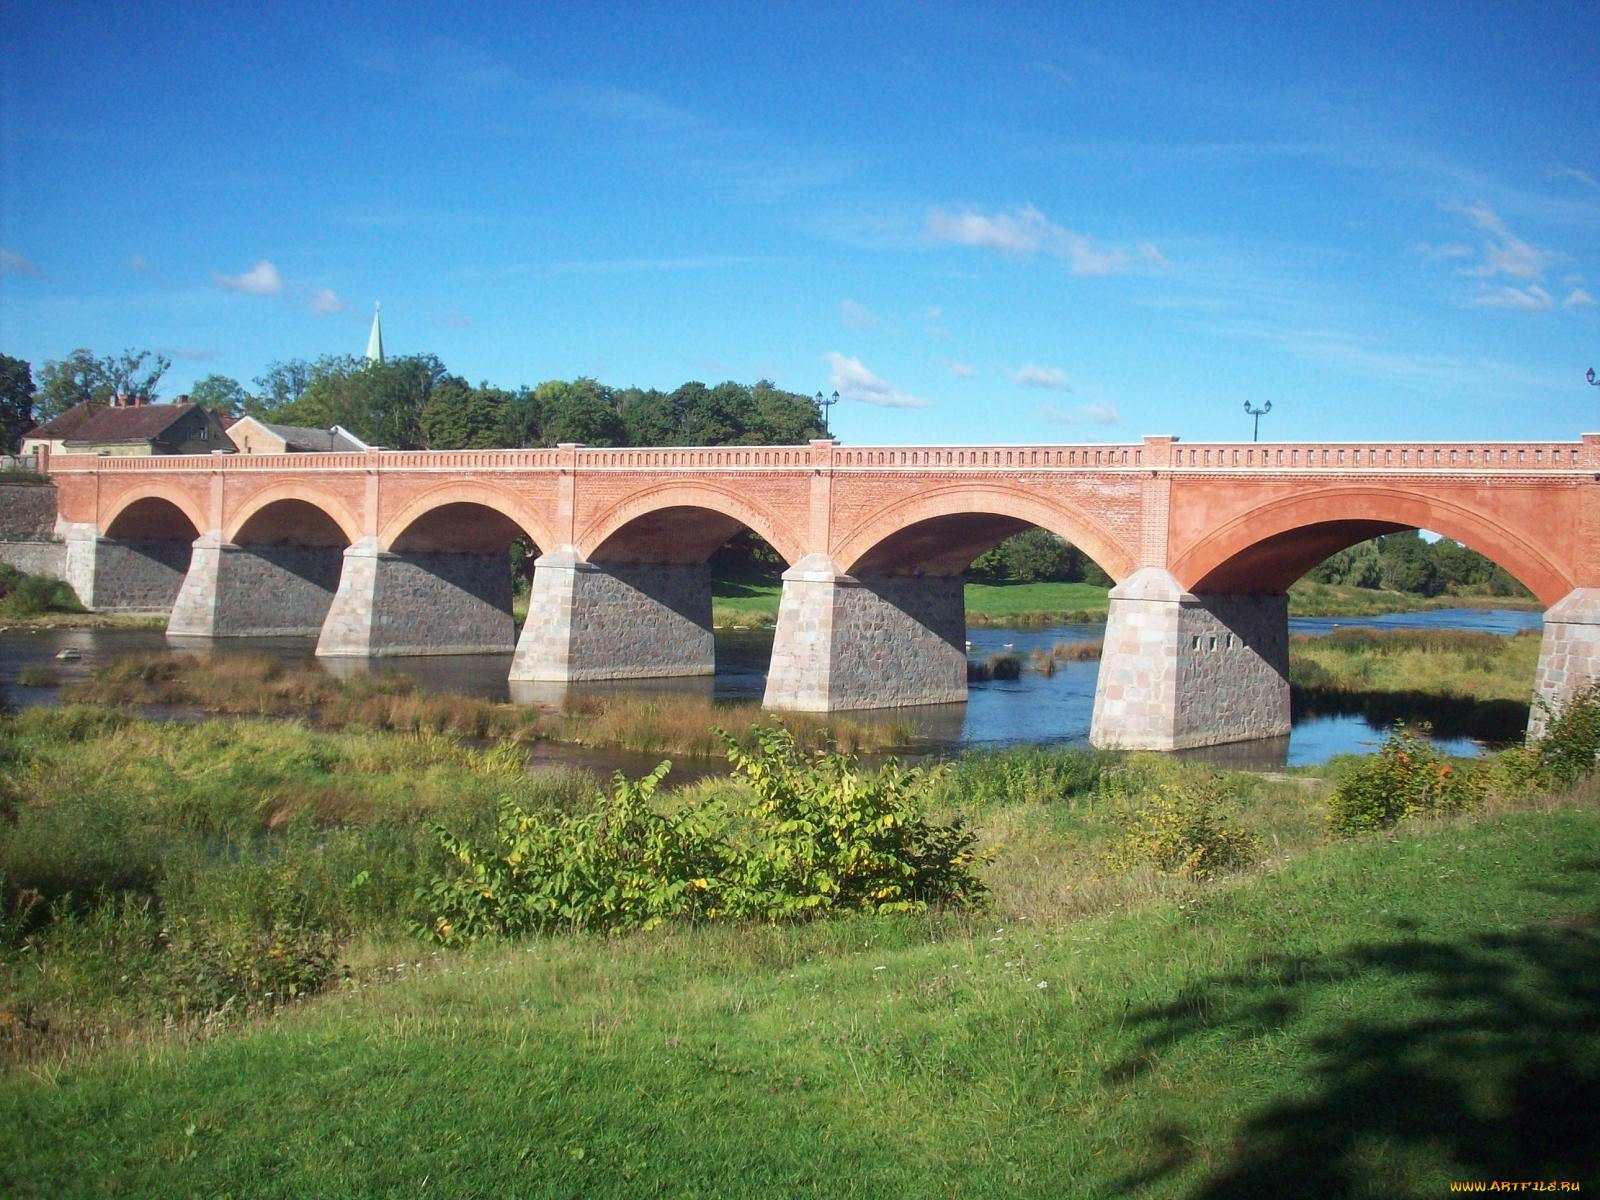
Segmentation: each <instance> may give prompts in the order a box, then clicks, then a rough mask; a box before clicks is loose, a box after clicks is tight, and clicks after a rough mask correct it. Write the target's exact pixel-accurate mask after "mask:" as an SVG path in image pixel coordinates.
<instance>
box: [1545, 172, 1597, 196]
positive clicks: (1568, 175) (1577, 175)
mask: <svg viewBox="0 0 1600 1200" xmlns="http://www.w3.org/2000/svg"><path fill="white" fill-rule="evenodd" d="M1553 174H1554V175H1555V177H1556V178H1557V179H1570V180H1572V181H1573V182H1574V183H1581V184H1583V186H1584V187H1586V188H1593V189H1594V190H1595V191H1597V192H1600V182H1597V181H1596V180H1595V177H1594V176H1593V175H1591V174H1589V172H1587V171H1580V170H1578V168H1577V167H1560V168H1558V169H1557V170H1556V171H1555V172H1553Z"/></svg>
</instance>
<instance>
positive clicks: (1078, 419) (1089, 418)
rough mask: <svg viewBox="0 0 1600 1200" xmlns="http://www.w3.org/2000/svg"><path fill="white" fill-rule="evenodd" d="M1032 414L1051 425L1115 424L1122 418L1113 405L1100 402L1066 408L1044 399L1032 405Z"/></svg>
mask: <svg viewBox="0 0 1600 1200" xmlns="http://www.w3.org/2000/svg"><path fill="white" fill-rule="evenodd" d="M1033 415H1034V416H1036V417H1038V418H1039V419H1040V420H1041V421H1045V422H1047V423H1048V424H1051V425H1115V424H1116V423H1117V422H1118V421H1120V420H1121V419H1122V417H1121V416H1120V415H1119V414H1118V412H1117V410H1116V408H1115V407H1114V406H1113V405H1110V404H1100V403H1093V404H1080V405H1079V406H1078V407H1077V408H1071V409H1068V408H1062V407H1061V406H1060V405H1059V404H1052V403H1051V402H1049V401H1045V402H1044V403H1043V404H1035V405H1034V406H1033Z"/></svg>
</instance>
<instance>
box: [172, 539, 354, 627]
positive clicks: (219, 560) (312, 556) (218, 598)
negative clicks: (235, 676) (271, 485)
mask: <svg viewBox="0 0 1600 1200" xmlns="http://www.w3.org/2000/svg"><path fill="white" fill-rule="evenodd" d="M342 565H343V554H342V552H341V548H340V547H337V546H291V545H265V546H257V545H250V546H240V545H236V544H234V543H232V542H228V541H225V540H223V537H222V534H221V532H220V531H218V530H212V531H210V532H209V533H206V534H204V535H202V536H201V537H200V538H199V539H198V540H197V541H196V542H195V543H194V549H193V553H192V554H191V556H190V558H189V570H188V573H187V574H186V575H185V576H184V578H183V585H182V586H181V587H180V588H179V590H178V596H177V599H176V600H175V601H174V603H173V605H172V617H171V619H170V620H169V621H168V622H167V633H168V635H170V636H178V637H274V636H276V637H288V636H296V635H299V636H316V635H317V634H319V633H320V632H321V630H322V626H323V622H324V621H325V620H326V619H327V616H328V610H329V609H330V608H331V607H332V604H333V597H334V593H335V592H336V591H337V590H338V587H339V576H340V571H341V568H342Z"/></svg>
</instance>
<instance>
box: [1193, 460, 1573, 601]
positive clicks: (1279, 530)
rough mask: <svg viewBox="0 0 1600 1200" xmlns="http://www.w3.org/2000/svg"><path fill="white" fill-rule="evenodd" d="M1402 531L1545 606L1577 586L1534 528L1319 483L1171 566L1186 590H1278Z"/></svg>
mask: <svg viewBox="0 0 1600 1200" xmlns="http://www.w3.org/2000/svg"><path fill="white" fill-rule="evenodd" d="M1402 529H1429V530H1432V531H1433V532H1435V533H1440V534H1443V535H1444V536H1446V537H1449V538H1453V539H1454V540H1456V541H1458V542H1461V543H1463V544H1465V545H1467V546H1470V547H1471V548H1472V549H1474V550H1476V551H1477V552H1478V553H1479V554H1482V555H1483V556H1484V557H1486V558H1488V559H1490V560H1492V561H1493V562H1495V563H1497V564H1498V565H1499V566H1501V567H1503V568H1505V569H1506V570H1507V571H1509V572H1510V573H1511V574H1512V575H1514V576H1516V578H1517V579H1518V580H1520V581H1521V582H1522V583H1523V584H1524V585H1526V586H1527V587H1528V589H1529V590H1530V591H1532V592H1533V594H1534V595H1536V596H1537V597H1539V599H1540V600H1541V601H1543V602H1544V603H1545V604H1546V605H1550V604H1554V603H1555V602H1556V601H1557V600H1559V599H1561V597H1563V596H1565V595H1566V594H1567V593H1568V592H1570V591H1571V590H1572V589H1573V587H1574V586H1576V585H1575V583H1574V581H1573V578H1572V576H1571V575H1569V574H1568V573H1567V572H1565V571H1563V570H1562V569H1561V567H1560V566H1558V565H1557V564H1558V562H1559V561H1560V556H1559V554H1552V553H1550V552H1549V551H1547V550H1546V549H1544V548H1543V547H1542V546H1541V545H1540V542H1541V539H1540V537H1539V536H1538V535H1537V533H1536V531H1534V530H1532V529H1513V528H1511V527H1509V526H1507V525H1506V524H1504V523H1503V522H1501V521H1500V520H1497V519H1496V518H1495V517H1494V516H1493V515H1491V514H1488V513H1483V512H1479V511H1477V510H1476V509H1474V508H1473V507H1471V506H1469V505H1465V504H1461V503H1458V502H1456V501H1453V500H1449V499H1446V498H1443V497H1439V496H1429V495H1426V494H1423V493H1419V492H1412V491H1407V490H1405V489H1403V488H1377V487H1359V488H1320V489H1318V490H1316V491H1313V492H1305V493H1302V494H1299V495H1296V496H1292V497H1289V498H1286V499H1281V500H1274V501H1271V502H1268V503H1266V504H1262V505H1259V506H1257V507H1255V508H1252V509H1249V510H1248V511H1246V512H1243V513H1240V514H1239V515H1238V516H1236V517H1234V518H1233V519H1232V520H1230V521H1227V522H1226V523H1224V524H1222V525H1220V526H1218V527H1217V528H1216V529H1214V530H1212V531H1210V532H1209V533H1207V534H1205V535H1204V536H1202V537H1200V538H1199V539H1198V540H1196V541H1195V542H1194V543H1193V544H1192V545H1190V546H1189V547H1187V548H1185V549H1184V550H1182V551H1181V552H1180V553H1179V554H1178V555H1177V556H1176V557H1175V558H1174V559H1173V560H1172V564H1171V567H1170V570H1171V572H1172V574H1173V575H1174V576H1176V578H1177V579H1178V582H1179V583H1181V584H1182V585H1183V586H1184V587H1185V588H1188V589H1190V590H1192V591H1208V592H1281V591H1283V590H1284V589H1285V588H1287V587H1288V586H1289V584H1291V583H1293V582H1294V581H1295V580H1296V579H1299V578H1300V577H1301V576H1302V575H1304V574H1305V573H1306V572H1307V571H1309V570H1310V569H1311V568H1312V567H1314V566H1316V565H1317V564H1318V563H1319V562H1321V561H1322V560H1323V559H1325V558H1327V557H1328V555H1330V554H1334V553H1336V552H1338V551H1339V550H1342V549H1344V548H1345V547H1347V546H1353V545H1355V544H1356V543H1357V542H1363V541H1366V540H1367V539H1368V538H1371V537H1375V536H1377V535H1379V534H1382V533H1392V532H1395V531H1398V530H1402Z"/></svg>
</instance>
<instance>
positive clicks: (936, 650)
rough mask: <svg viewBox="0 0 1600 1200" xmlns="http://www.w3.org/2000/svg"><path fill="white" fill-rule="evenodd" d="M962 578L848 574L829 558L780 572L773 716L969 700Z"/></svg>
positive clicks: (770, 698)
mask: <svg viewBox="0 0 1600 1200" xmlns="http://www.w3.org/2000/svg"><path fill="white" fill-rule="evenodd" d="M963 584H964V580H963V578H962V577H961V576H959V575H948V576H946V575H863V576H861V577H860V578H857V577H855V576H852V575H846V574H844V573H843V572H842V571H840V570H839V569H838V567H837V566H836V565H835V564H834V562H833V560H832V559H830V558H828V557H827V556H826V555H822V554H813V555H809V556H807V557H806V558H803V559H801V560H800V561H799V562H798V563H796V564H795V565H794V566H793V567H791V568H790V569H789V570H787V571H785V572H784V573H783V595H782V598H781V599H780V600H779V602H778V629H777V632H776V634H775V635H774V637H773V645H772V666H771V669H770V670H769V671H768V673H767V692H766V700H765V703H766V705H767V707H768V708H780V709H791V710H795V711H799V712H834V711H837V710H840V709H853V708H900V707H904V706H907V705H913V704H945V703H951V702H956V701H961V700H965V699H966V698H967V654H966V636H967V634H966V608H965V601H964V599H963V595H962V587H963Z"/></svg>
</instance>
